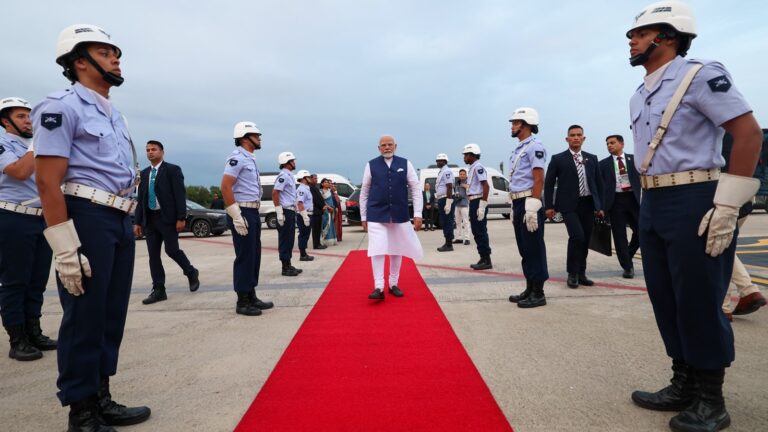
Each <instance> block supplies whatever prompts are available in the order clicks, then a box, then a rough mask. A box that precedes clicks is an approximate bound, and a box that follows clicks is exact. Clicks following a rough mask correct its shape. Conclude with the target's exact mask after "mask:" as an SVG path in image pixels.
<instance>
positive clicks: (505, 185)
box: [491, 176, 509, 192]
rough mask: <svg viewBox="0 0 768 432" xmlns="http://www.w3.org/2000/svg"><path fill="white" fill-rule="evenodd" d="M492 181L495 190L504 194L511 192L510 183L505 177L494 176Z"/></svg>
mask: <svg viewBox="0 0 768 432" xmlns="http://www.w3.org/2000/svg"><path fill="white" fill-rule="evenodd" d="M491 181H492V182H493V188H494V189H496V190H500V191H504V192H508V191H509V182H508V181H507V179H505V178H504V177H499V176H493V177H492V178H491Z"/></svg>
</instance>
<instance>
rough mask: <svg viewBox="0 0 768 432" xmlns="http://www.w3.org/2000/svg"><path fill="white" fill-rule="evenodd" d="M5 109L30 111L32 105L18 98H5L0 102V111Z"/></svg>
mask: <svg viewBox="0 0 768 432" xmlns="http://www.w3.org/2000/svg"><path fill="white" fill-rule="evenodd" d="M6 108H27V109H30V110H31V109H32V105H30V104H29V102H27V101H25V100H24V99H22V98H19V97H7V98H5V99H3V100H0V111H2V110H4V109H6Z"/></svg>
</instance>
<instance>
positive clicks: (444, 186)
mask: <svg viewBox="0 0 768 432" xmlns="http://www.w3.org/2000/svg"><path fill="white" fill-rule="evenodd" d="M435 162H436V163H437V167H438V168H440V172H438V173H437V180H436V181H435V197H436V198H437V214H438V215H439V216H440V226H441V228H442V229H443V237H445V243H444V244H443V245H442V246H440V247H439V248H437V251H438V252H449V251H452V250H453V211H454V206H453V171H451V168H450V167H449V166H448V155H447V154H445V153H440V154H439V155H437V156H436V157H435Z"/></svg>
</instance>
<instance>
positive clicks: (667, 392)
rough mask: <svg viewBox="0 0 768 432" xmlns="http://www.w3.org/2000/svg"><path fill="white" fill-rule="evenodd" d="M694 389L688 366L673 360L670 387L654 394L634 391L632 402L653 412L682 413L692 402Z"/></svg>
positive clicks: (691, 374) (694, 396) (694, 395)
mask: <svg viewBox="0 0 768 432" xmlns="http://www.w3.org/2000/svg"><path fill="white" fill-rule="evenodd" d="M695 387H696V386H695V382H694V378H693V371H692V370H691V368H690V366H688V365H687V364H685V362H683V361H682V360H673V361H672V379H671V380H670V385H668V386H666V387H664V388H663V389H661V390H659V391H657V392H656V393H649V392H644V391H634V392H632V402H634V403H635V405H638V406H640V407H642V408H645V409H649V410H653V411H682V410H684V409H686V408H687V407H688V406H690V405H691V404H692V403H693V402H694V400H695V398H696V394H695Z"/></svg>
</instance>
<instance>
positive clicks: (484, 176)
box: [467, 160, 488, 195]
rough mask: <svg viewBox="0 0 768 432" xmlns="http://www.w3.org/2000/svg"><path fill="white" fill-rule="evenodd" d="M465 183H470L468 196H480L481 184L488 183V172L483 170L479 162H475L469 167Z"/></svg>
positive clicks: (481, 191)
mask: <svg viewBox="0 0 768 432" xmlns="http://www.w3.org/2000/svg"><path fill="white" fill-rule="evenodd" d="M467 181H468V182H470V183H469V190H467V194H468V195H480V194H482V193H483V184H482V182H484V181H488V171H486V170H485V167H484V166H483V165H482V164H481V163H480V161H479V160H476V161H475V163H473V164H472V165H470V166H469V171H467Z"/></svg>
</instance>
